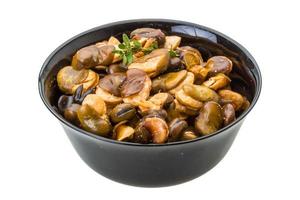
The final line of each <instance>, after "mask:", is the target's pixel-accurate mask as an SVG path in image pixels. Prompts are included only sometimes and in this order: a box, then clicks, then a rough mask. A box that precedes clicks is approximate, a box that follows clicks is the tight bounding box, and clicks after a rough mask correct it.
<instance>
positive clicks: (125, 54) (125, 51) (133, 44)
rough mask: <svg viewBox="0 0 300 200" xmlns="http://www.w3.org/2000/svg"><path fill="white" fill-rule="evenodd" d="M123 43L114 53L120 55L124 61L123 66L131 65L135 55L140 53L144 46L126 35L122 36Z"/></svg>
mask: <svg viewBox="0 0 300 200" xmlns="http://www.w3.org/2000/svg"><path fill="white" fill-rule="evenodd" d="M122 39H123V43H121V44H119V45H118V49H115V50H114V51H113V53H117V54H119V55H120V56H121V57H122V59H123V64H124V65H126V64H130V63H132V61H133V54H134V53H136V52H138V51H139V50H140V49H141V48H142V45H141V43H140V42H139V41H137V40H130V39H129V37H128V36H127V35H126V34H125V33H124V34H123V35H122Z"/></svg>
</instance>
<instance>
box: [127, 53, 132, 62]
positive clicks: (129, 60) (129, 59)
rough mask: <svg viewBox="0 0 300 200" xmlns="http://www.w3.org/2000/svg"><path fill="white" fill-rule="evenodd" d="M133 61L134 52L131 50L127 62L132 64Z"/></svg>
mask: <svg viewBox="0 0 300 200" xmlns="http://www.w3.org/2000/svg"><path fill="white" fill-rule="evenodd" d="M132 61H133V54H132V52H129V53H128V55H127V64H131V63H132Z"/></svg>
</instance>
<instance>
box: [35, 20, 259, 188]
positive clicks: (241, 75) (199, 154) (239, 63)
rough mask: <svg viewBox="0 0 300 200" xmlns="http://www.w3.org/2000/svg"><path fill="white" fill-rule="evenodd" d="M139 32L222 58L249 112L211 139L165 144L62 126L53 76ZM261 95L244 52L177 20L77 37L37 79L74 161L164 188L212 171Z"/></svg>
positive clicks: (120, 25) (129, 24) (133, 23)
mask: <svg viewBox="0 0 300 200" xmlns="http://www.w3.org/2000/svg"><path fill="white" fill-rule="evenodd" d="M139 27H153V28H160V29H162V30H163V31H165V32H166V33H167V34H176V35H181V36H182V38H183V40H182V43H183V44H187V45H191V46H193V47H195V48H198V49H199V50H200V51H201V53H202V55H203V57H204V59H207V58H209V57H211V56H212V55H225V56H227V57H229V58H230V59H231V60H232V61H233V64H234V70H233V73H232V75H231V79H232V87H233V89H234V90H236V91H239V92H241V93H242V94H244V95H246V96H247V97H248V99H250V100H251V105H250V107H249V109H248V110H247V111H245V112H243V113H241V114H240V115H239V117H238V118H237V120H236V121H235V122H233V123H232V124H230V125H228V126H226V127H224V128H222V129H221V130H219V131H217V132H215V133H214V134H211V135H208V136H205V137H200V138H197V139H194V140H189V141H181V142H174V143H167V144H135V143H128V142H118V141H115V140H111V139H107V138H104V137H101V136H97V135H94V134H92V133H89V132H87V131H84V130H82V129H80V128H78V127H76V126H74V125H72V124H71V123H69V122H68V121H66V120H65V119H64V118H63V117H62V116H61V115H60V114H59V113H58V112H57V109H56V102H57V98H58V95H59V91H58V89H57V85H56V81H55V76H56V73H57V72H58V70H59V69H60V68H62V67H63V66H64V65H68V64H69V63H70V60H71V56H72V54H74V52H76V51H77V50H78V49H79V48H82V47H84V46H87V45H89V44H92V43H95V42H97V41H101V40H104V39H107V38H108V37H109V36H111V35H115V36H117V37H119V36H120V34H121V33H123V32H130V31H132V30H134V29H136V28H139ZM260 91H261V74H260V71H259V68H258V65H257V63H256V62H255V60H254V58H253V57H252V56H251V55H250V53H249V52H248V51H247V50H246V49H245V48H243V47H242V46H241V45H240V44H238V43H237V42H235V41H234V40H232V39H231V38H229V37H227V36H225V35H223V34H221V33H219V32H217V31H215V30H212V29H210V28H207V27H203V26H200V25H198V24H192V23H189V22H183V21H174V20H165V19H142V20H130V21H121V22H116V23H111V24H107V25H103V26H99V27H96V28H93V29H91V30H88V31H86V32H84V33H81V34H79V35H77V36H75V37H73V38H72V39H70V40H68V41H67V42H65V43H64V44H62V45H61V46H60V47H58V48H57V49H56V50H55V51H54V52H53V53H52V54H51V55H50V56H49V57H48V58H47V59H46V61H45V63H44V65H43V67H42V69H41V72H40V75H39V92H40V95H41V98H42V100H43V102H44V104H45V105H46V107H47V108H48V109H49V110H50V112H51V113H52V114H53V115H54V116H55V117H56V118H57V119H58V120H59V121H60V123H61V124H62V126H63V128H64V130H65V132H66V133H67V135H68V137H69V139H70V140H71V143H72V144H73V146H74V148H75V149H76V151H77V153H78V154H79V156H80V157H81V158H82V159H83V160H84V161H85V162H86V163H87V164H88V165H89V166H90V167H91V168H92V169H94V170H95V171H96V172H98V173H99V174H101V175H103V176H105V177H107V178H109V179H112V180H115V181H118V182H121V183H125V184H129V185H134V186H144V187H159V186H170V185H175V184H179V183H183V182H186V181H189V180H192V179H194V178H196V177H199V176H200V175H202V174H204V173H205V172H207V171H208V170H210V169H211V168H213V167H214V166H215V165H216V164H217V163H218V162H219V161H220V160H221V159H222V158H223V157H224V156H225V154H226V153H227V151H228V149H229V148H230V146H231V144H232V142H233V140H234V139H235V136H236V135H237V133H238V131H239V129H240V127H241V125H242V123H243V121H244V119H245V117H246V115H247V114H248V113H249V112H250V111H251V110H252V108H253V106H254V105H255V103H256V101H257V99H258V97H259V94H260Z"/></svg>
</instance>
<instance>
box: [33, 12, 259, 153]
mask: <svg viewBox="0 0 300 200" xmlns="http://www.w3.org/2000/svg"><path fill="white" fill-rule="evenodd" d="M134 22H146V23H147V22H148V23H149V22H151V23H159V22H166V23H174V24H182V25H186V26H193V27H197V28H200V29H202V30H205V31H208V32H211V33H214V34H216V35H218V36H221V37H223V38H224V39H226V40H228V41H230V42H231V43H233V44H234V45H236V46H237V47H238V48H239V49H241V51H243V52H244V53H245V55H246V56H247V58H249V59H250V60H251V61H252V62H253V64H254V68H255V70H256V71H257V77H256V76H254V78H255V81H256V90H255V94H254V97H253V100H252V102H251V104H250V107H249V108H248V109H247V110H246V111H245V112H243V113H242V114H241V115H240V116H239V117H238V118H237V119H236V120H235V121H234V122H232V123H231V124H229V125H227V126H225V127H223V128H221V129H219V130H218V131H216V132H214V133H212V134H210V135H206V136H201V137H197V138H195V139H191V140H185V141H177V142H169V143H163V144H153V143H150V144H140V143H133V142H124V141H118V140H113V139H110V138H106V137H103V136H99V135H96V134H94V133H91V132H88V131H85V130H83V129H81V128H79V127H77V126H75V125H73V124H71V123H70V122H68V121H67V120H65V119H64V118H63V117H62V116H61V115H60V114H59V113H58V112H57V111H55V110H54V108H53V107H52V106H51V105H50V104H49V103H48V102H47V100H46V97H45V92H44V83H43V81H44V80H45V78H43V77H42V74H43V72H44V70H45V68H46V67H47V66H48V64H49V62H50V60H51V59H52V57H53V56H54V55H55V54H57V53H58V52H59V51H60V50H61V49H62V48H63V47H65V46H66V45H68V44H69V43H71V42H72V41H73V40H75V39H77V38H79V37H82V36H84V35H86V34H88V33H91V32H93V31H96V30H99V29H102V28H107V27H110V26H114V25H122V24H127V23H134ZM251 73H252V74H253V72H251ZM38 88H39V94H40V97H41V99H42V101H43V103H44V104H45V106H46V107H47V109H48V110H49V111H50V112H51V113H52V114H53V115H54V116H55V117H56V118H57V119H58V120H59V121H60V122H61V123H63V124H64V125H66V126H67V127H69V128H71V129H74V131H76V132H78V133H81V134H83V135H85V136H87V137H90V138H91V139H96V140H101V141H103V142H109V143H114V144H119V145H127V146H140V147H157V146H171V145H183V144H188V143H194V142H199V141H202V140H205V139H207V138H211V137H215V136H217V135H219V134H221V133H222V132H224V131H225V130H227V129H230V128H231V127H233V126H235V125H237V124H238V123H239V122H241V121H242V120H243V119H244V118H245V117H246V116H247V115H248V113H250V111H251V110H252V109H253V107H254V106H255V104H256V103H257V100H258V98H259V96H260V93H261V88H262V76H261V72H260V69H259V67H258V64H257V62H256V61H255V59H254V57H253V56H252V55H251V54H250V52H249V51H248V50H247V49H246V48H245V47H243V46H242V45H241V44H239V43H238V42H236V41H235V40H233V39H232V38H230V37H228V36H226V35H225V34H223V33H221V32H219V31H216V30H214V29H212V28H208V27H206V26H203V25H199V24H196V23H191V22H186V21H181V20H173V19H157V18H153V19H151V18H146V19H142V18H141V19H130V20H122V21H116V22H112V23H107V24H104V25H100V26H97V27H94V28H91V29H89V30H86V31H84V32H82V33H79V34H77V35H75V36H74V37H72V38H70V39H68V40H67V41H65V42H64V43H62V44H61V45H60V46H58V47H57V48H56V49H55V50H54V51H53V52H52V53H51V54H50V55H49V56H48V57H47V58H46V60H45V61H44V63H43V65H42V67H41V69H40V72H39V77H38Z"/></svg>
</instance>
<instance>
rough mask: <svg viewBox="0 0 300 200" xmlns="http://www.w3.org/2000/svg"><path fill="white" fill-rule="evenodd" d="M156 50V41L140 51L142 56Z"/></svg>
mask: <svg viewBox="0 0 300 200" xmlns="http://www.w3.org/2000/svg"><path fill="white" fill-rule="evenodd" d="M157 48H158V44H157V42H156V41H154V42H153V43H152V44H151V45H150V46H149V47H148V48H143V49H142V51H143V52H144V54H149V53H151V52H152V51H153V50H155V49H157Z"/></svg>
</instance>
